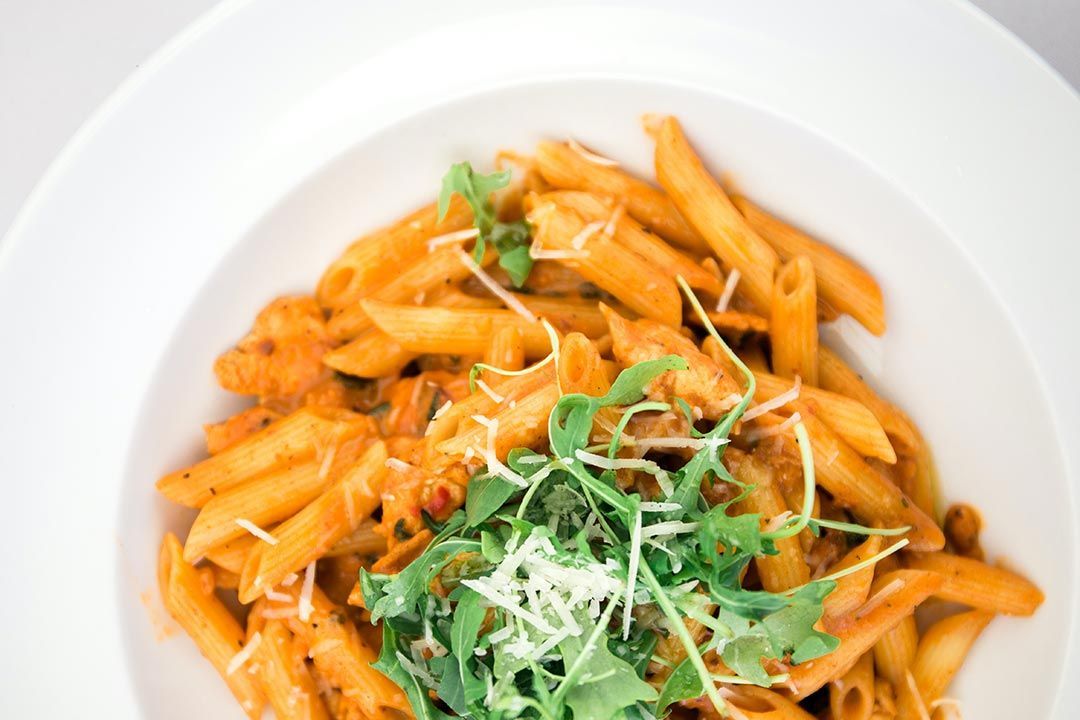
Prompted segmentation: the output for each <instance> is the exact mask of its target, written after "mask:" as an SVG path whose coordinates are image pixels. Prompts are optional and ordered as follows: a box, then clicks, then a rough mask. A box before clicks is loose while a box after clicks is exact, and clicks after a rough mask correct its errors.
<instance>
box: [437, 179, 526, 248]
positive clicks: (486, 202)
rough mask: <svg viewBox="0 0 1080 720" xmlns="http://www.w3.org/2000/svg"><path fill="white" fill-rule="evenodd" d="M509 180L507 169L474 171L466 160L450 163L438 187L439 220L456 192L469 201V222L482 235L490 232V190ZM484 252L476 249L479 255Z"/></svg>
mask: <svg viewBox="0 0 1080 720" xmlns="http://www.w3.org/2000/svg"><path fill="white" fill-rule="evenodd" d="M509 184H510V171H509V170H503V171H502V172H495V173H492V174H490V175H481V174H479V173H477V172H475V171H474V170H473V168H472V164H471V163H468V162H459V163H454V164H453V165H451V166H450V169H449V170H447V171H446V174H445V175H443V179H442V187H441V189H440V190H439V222H442V219H443V218H444V217H446V213H447V211H448V210H449V209H450V198H451V197H453V195H454V193H457V194H458V195H460V196H461V197H462V199H463V200H465V202H466V203H468V204H469V207H470V208H471V209H472V213H473V224H474V225H475V226H476V229H477V230H479V231H480V234H481V235H483V236H486V235H488V234H489V233H490V232H491V228H492V227H494V225H495V208H494V207H493V206H492V204H491V193H493V192H495V191H496V190H500V189H502V188H504V187H506V186H507V185H509ZM483 256H484V254H483V253H480V257H483Z"/></svg>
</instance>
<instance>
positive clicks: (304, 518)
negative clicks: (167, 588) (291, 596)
mask: <svg viewBox="0 0 1080 720" xmlns="http://www.w3.org/2000/svg"><path fill="white" fill-rule="evenodd" d="M387 457H388V456H387V454H386V445H385V444H384V443H382V442H377V443H375V444H374V445H372V446H371V447H369V448H368V450H367V451H366V452H365V453H364V454H363V456H362V457H361V458H360V459H359V461H357V463H356V464H355V465H354V466H353V467H352V468H350V469H349V471H348V472H346V473H345V475H344V476H343V477H342V478H341V480H339V481H338V482H337V483H335V484H334V485H332V486H330V487H329V488H328V489H327V490H326V491H325V492H324V493H323V494H322V495H320V496H319V497H318V498H316V499H315V500H314V501H312V502H311V503H310V504H309V505H308V506H307V507H305V508H304V509H303V510H301V511H300V512H298V513H297V514H296V515H294V516H292V517H291V518H289V519H288V520H287V521H285V522H284V523H282V524H281V525H280V526H279V527H278V528H277V531H276V535H275V538H276V540H277V542H276V543H274V544H272V545H271V544H269V543H267V542H265V541H262V542H260V543H259V544H258V545H257V546H256V547H257V548H259V552H258V554H257V555H256V554H255V553H252V554H253V556H255V557H257V562H258V565H257V567H256V569H255V576H254V578H252V581H251V584H250V585H248V586H245V583H244V582H243V579H242V580H241V587H240V601H241V602H244V603H249V602H252V601H254V600H255V599H256V598H257V597H258V596H259V595H261V594H262V593H263V592H264V591H265V590H266V589H267V588H273V587H274V586H276V585H277V584H278V583H280V582H281V581H282V580H283V579H284V578H285V576H286V575H289V574H290V573H296V572H299V571H300V570H303V569H304V568H305V567H307V566H308V565H309V564H310V563H313V562H315V560H317V559H318V558H320V557H322V556H323V555H324V554H326V552H327V551H328V550H329V549H330V548H332V547H333V546H334V544H335V543H337V542H338V541H339V540H341V539H342V538H344V537H346V536H347V535H349V533H351V532H352V531H353V530H355V529H356V528H357V527H358V526H359V525H360V522H361V521H362V520H364V519H365V518H366V517H368V516H369V515H371V513H372V512H373V511H374V510H375V508H376V507H378V505H379V501H380V494H381V492H382V482H383V478H384V476H385V474H386V467H385V466H386V459H387Z"/></svg>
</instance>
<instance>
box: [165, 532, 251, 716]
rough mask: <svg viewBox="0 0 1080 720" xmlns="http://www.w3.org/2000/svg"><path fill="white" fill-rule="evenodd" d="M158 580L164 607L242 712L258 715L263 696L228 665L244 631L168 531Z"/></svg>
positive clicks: (244, 675)
mask: <svg viewBox="0 0 1080 720" xmlns="http://www.w3.org/2000/svg"><path fill="white" fill-rule="evenodd" d="M158 582H159V584H160V588H161V598H162V600H163V601H164V603H165V609H166V610H168V611H169V614H170V615H171V616H172V617H173V619H174V620H176V622H177V623H178V624H179V625H180V627H182V628H183V629H184V632H186V633H187V634H188V636H189V637H190V638H191V639H192V640H193V641H194V642H195V645H196V646H198V648H199V651H200V652H201V653H202V654H203V656H204V657H205V658H206V659H207V660H209V661H210V663H211V664H212V665H213V666H214V668H215V669H216V670H217V671H218V673H220V675H221V677H222V679H223V680H225V684H226V685H228V686H229V689H230V690H231V691H232V693H233V695H234V696H235V697H236V700H237V702H239V703H240V707H242V708H243V709H244V713H245V714H246V715H247V716H248V717H249V718H252V719H253V720H257V719H258V718H260V717H262V710H263V705H264V704H265V702H266V699H265V697H264V696H263V694H262V692H261V691H260V690H259V688H258V686H257V685H256V683H255V679H254V678H253V677H252V676H251V675H250V674H249V673H247V672H237V671H236V670H235V668H234V667H233V665H232V663H233V661H234V659H235V658H236V657H237V656H238V655H239V654H240V653H241V652H242V651H243V650H244V648H245V636H244V631H243V629H242V628H241V627H240V623H238V622H237V621H236V618H234V617H233V616H232V614H231V613H230V612H229V609H228V608H226V607H225V605H224V603H222V602H221V601H220V600H218V599H217V597H216V596H215V595H214V594H213V592H212V591H210V592H207V591H205V590H204V589H203V587H202V585H201V583H200V581H199V578H198V572H197V571H196V570H195V568H194V567H192V566H191V565H189V564H188V563H186V562H184V558H183V556H182V551H181V547H180V541H179V540H177V539H176V536H175V535H173V534H172V533H169V534H168V535H166V536H165V541H164V542H163V543H162V545H161V553H160V557H159V560H158Z"/></svg>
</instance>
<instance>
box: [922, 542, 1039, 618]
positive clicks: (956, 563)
mask: <svg viewBox="0 0 1080 720" xmlns="http://www.w3.org/2000/svg"><path fill="white" fill-rule="evenodd" d="M904 564H905V565H907V566H908V567H910V568H913V569H916V570H924V571H927V572H932V573H935V574H936V575H938V576H940V577H941V579H942V585H941V588H939V589H938V591H937V592H936V593H935V594H936V595H937V596H938V597H940V598H941V599H942V600H947V601H949V602H956V603H961V604H963V605H967V606H969V607H973V608H978V609H980V610H989V611H990V612H996V613H1001V614H1002V615H1032V614H1034V612H1035V611H1036V610H1037V609H1038V608H1039V606H1040V605H1042V601H1043V597H1044V596H1043V593H1042V591H1041V590H1039V588H1037V587H1035V585H1033V584H1032V583H1031V581H1029V580H1028V579H1027V578H1024V577H1022V576H1020V575H1017V574H1016V573H1014V572H1012V571H1011V570H1006V569H1004V568H1000V567H994V566H993V565H987V564H986V563H983V562H979V561H978V560H972V559H971V558H965V557H960V556H959V555H950V554H948V553H943V552H933V553H930V552H927V553H909V554H907V555H905V558H904Z"/></svg>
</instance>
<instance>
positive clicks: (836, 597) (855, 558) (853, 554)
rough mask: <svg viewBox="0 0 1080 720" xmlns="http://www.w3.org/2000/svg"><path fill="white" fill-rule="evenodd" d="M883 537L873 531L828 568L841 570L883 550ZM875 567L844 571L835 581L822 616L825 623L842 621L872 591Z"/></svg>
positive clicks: (827, 625) (830, 623) (832, 570)
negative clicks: (843, 574)
mask: <svg viewBox="0 0 1080 720" xmlns="http://www.w3.org/2000/svg"><path fill="white" fill-rule="evenodd" d="M883 544H884V543H883V540H882V538H881V536H880V535H871V536H870V537H868V538H866V540H864V541H863V542H862V544H860V545H858V546H857V547H855V548H853V549H852V550H851V551H849V552H848V553H847V554H846V555H844V557H843V558H841V559H840V562H838V563H836V564H835V565H833V566H832V567H830V568H829V572H830V573H832V572H839V571H841V570H846V569H847V568H849V567H852V566H854V565H857V564H858V563H860V562H862V561H864V560H867V559H869V558H872V557H873V556H874V555H877V554H878V553H879V552H881V547H882V545H883ZM874 568H875V566H873V565H871V566H869V567H865V568H863V569H862V570H859V571H857V572H853V573H851V574H850V575H845V576H844V577H842V578H840V579H839V580H837V581H836V589H835V590H833V591H832V592H831V593H829V594H828V595H827V596H826V597H825V600H824V602H823V603H822V605H823V608H824V614H823V615H822V620H823V621H824V623H825V626H826V627H832V626H833V625H835V624H837V623H839V622H843V620H844V618H846V617H847V616H848V615H850V614H851V613H852V612H854V611H855V610H856V609H858V608H859V607H860V606H861V605H862V604H863V603H864V602H866V598H867V596H868V595H869V594H870V584H871V583H872V582H873V581H874Z"/></svg>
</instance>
